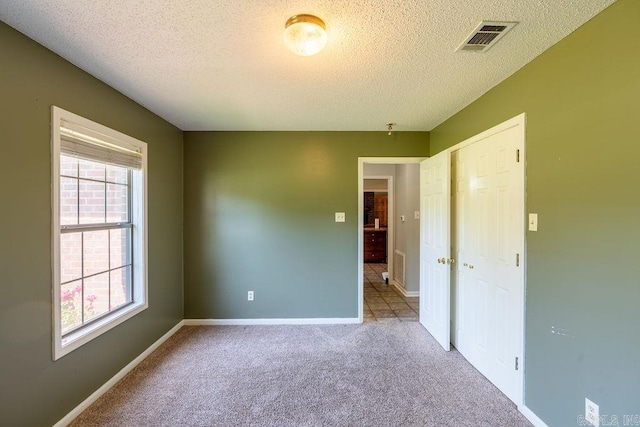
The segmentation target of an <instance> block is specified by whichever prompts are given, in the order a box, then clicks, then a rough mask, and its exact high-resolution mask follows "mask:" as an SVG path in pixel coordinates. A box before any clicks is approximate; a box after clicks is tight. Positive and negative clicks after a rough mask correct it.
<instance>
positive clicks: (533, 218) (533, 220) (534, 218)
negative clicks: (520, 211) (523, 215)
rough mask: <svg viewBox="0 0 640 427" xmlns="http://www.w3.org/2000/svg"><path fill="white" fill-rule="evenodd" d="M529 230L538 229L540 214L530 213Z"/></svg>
mask: <svg viewBox="0 0 640 427" xmlns="http://www.w3.org/2000/svg"><path fill="white" fill-rule="evenodd" d="M529 231H538V214H537V213H530V214H529Z"/></svg>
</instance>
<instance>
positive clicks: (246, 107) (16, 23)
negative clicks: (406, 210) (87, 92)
mask: <svg viewBox="0 0 640 427" xmlns="http://www.w3.org/2000/svg"><path fill="white" fill-rule="evenodd" d="M613 2H614V0H477V1H467V0H341V1H338V0H315V1H309V0H297V1H294V0H269V1H259V0H251V1H238V0H217V1H216V0H208V1H207V0H171V1H169V0H166V1H160V0H137V1H133V0H95V1H84V0H83V1H78V0H2V1H1V2H0V19H1V20H2V21H4V22H5V23H7V24H9V25H10V26H12V27H14V28H16V29H18V30H19V31H21V32H22V33H24V34H26V35H27V36H29V37H31V38H32V39H34V40H36V41H37V42H39V43H41V44H42V45H44V46H45V47H47V48H49V49H50V50H52V51H54V52H56V53H57V54H59V55H60V56H62V57H63V58H65V59H67V60H69V61H70V62H72V63H73V64H75V65H77V66H78V67H80V68H82V69H83V70H85V71H87V72H89V73H90V74H92V75H94V76H95V77H97V78H99V79H100V80H102V81H104V82H106V83H107V84H109V85H111V86H112V87H114V88H116V89H117V90H119V91H120V92H122V93H123V94H125V95H127V96H128V97H130V98H132V99H133V100H135V101H137V102H138V103H140V104H142V105H144V106H145V107H147V108H148V109H149V110H151V111H153V112H154V113H156V114H158V115H159V116H161V117H163V118H165V119H166V120H168V121H169V122H171V123H173V124H175V125H176V126H178V127H179V128H180V129H183V130H340V131H341V130H385V129H386V126H385V124H386V123H389V122H393V123H396V126H395V129H396V130H398V131H416V130H420V131H424V130H431V129H432V128H434V127H435V126H437V125H438V124H439V123H441V122H443V121H444V120H446V119H447V118H448V117H450V116H451V115H453V114H455V113H456V112H458V111H459V110H460V109H462V108H464V107H465V106H466V105H468V104H469V103H471V102H472V101H474V100H475V99H477V98H478V97H479V96H480V95H482V94H483V93H485V92H486V91H488V90H489V89H491V88H492V87H493V86H495V85H496V84H498V83H499V82H501V81H502V80H504V79H505V78H507V77H508V76H509V75H511V74H513V73H514V72H515V71H516V70H518V69H519V68H521V67H522V66H523V65H525V64H526V63H528V62H529V61H531V60H532V59H533V58H535V57H536V56H538V55H539V54H540V53H542V52H543V51H544V50H546V49H547V48H549V47H550V46H551V45H553V44H554V43H556V42H558V41H559V40H560V39H562V38H563V37H565V36H566V35H568V34H569V33H571V32H572V31H573V30H575V29H576V28H577V27H579V26H580V25H582V24H583V23H584V22H586V21H587V20H589V19H590V18H592V17H593V16H595V15H596V14H597V13H599V12H600V11H601V10H603V9H604V8H605V7H606V6H608V5H610V4H611V3H613ZM300 13H311V14H315V15H317V16H319V17H321V18H322V19H323V20H324V21H325V22H326V25H327V32H328V36H329V42H328V45H327V47H326V48H325V49H324V50H323V51H322V52H320V53H319V54H317V55H315V56H312V57H300V56H296V55H294V54H293V53H291V52H290V51H288V50H287V48H286V47H285V46H284V43H283V41H282V32H283V29H284V23H285V21H286V20H287V18H289V17H290V16H292V15H295V14H300ZM481 20H495V21H520V24H519V25H517V26H516V27H515V28H514V29H513V30H512V31H511V32H510V33H509V34H507V35H506V36H505V37H504V38H503V39H502V40H500V41H499V42H498V43H497V44H496V45H495V46H494V47H492V48H491V49H490V50H489V51H488V52H486V53H469V52H455V49H456V48H457V47H458V45H460V43H462V42H463V41H464V39H465V37H466V36H467V35H468V34H469V33H470V32H471V31H472V30H473V29H474V28H475V27H476V25H477V24H478V23H479V22H480V21H481Z"/></svg>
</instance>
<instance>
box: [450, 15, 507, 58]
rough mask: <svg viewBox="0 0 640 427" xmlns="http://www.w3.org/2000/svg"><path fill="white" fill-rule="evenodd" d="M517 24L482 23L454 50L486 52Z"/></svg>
mask: <svg viewBox="0 0 640 427" xmlns="http://www.w3.org/2000/svg"><path fill="white" fill-rule="evenodd" d="M517 24H518V23H517V22H495V21H482V22H481V23H480V24H479V25H478V26H477V27H476V29H475V30H473V32H472V33H471V34H470V35H469V36H468V37H467V38H466V39H465V41H464V43H462V44H461V45H460V46H459V47H458V49H456V50H463V51H468V52H486V51H487V50H489V48H490V47H491V46H493V45H494V44H496V43H497V42H498V40H500V39H501V38H502V37H503V36H504V35H505V34H507V33H508V32H509V30H510V29H512V28H513V27H515V26H516V25H517Z"/></svg>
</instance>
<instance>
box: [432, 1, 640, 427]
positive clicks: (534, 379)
mask: <svg viewBox="0 0 640 427" xmlns="http://www.w3.org/2000/svg"><path fill="white" fill-rule="evenodd" d="M639 27H640V1H637V0H619V1H618V2H616V3H614V4H613V5H612V6H611V7H609V8H608V9H607V10H605V11H604V12H602V13H601V14H600V15H598V16H596V17H595V18H594V19H593V20H591V21H590V22H588V23H587V24H585V25H584V26H583V27H581V28H579V29H578V30H577V31H575V32H574V33H573V34H571V35H570V36H569V37H567V38H566V39H564V40H562V41H561V42H560V43H558V44H557V45H555V46H553V47H552V48H551V49H549V50H548V51H546V52H545V53H544V54H542V55H541V56H539V57H538V58H537V59H535V60H534V61H532V62H531V63H530V64H528V65H527V66H526V67H524V68H523V69H521V70H520V71H518V72H517V73H515V74H514V75H513V76H511V77H510V78H509V79H507V80H506V81H504V82H503V83H501V84H500V85H498V86H497V87H495V88H494V89H493V90H491V91H490V92H488V93H487V94H485V95H484V96H483V97H482V98H480V99H479V100H477V101H476V102H474V103H473V104H471V105H470V106H469V107H467V108H465V109H464V110H463V111H461V112H459V113H458V114H456V115H455V116H453V117H452V118H450V119H449V120H447V121H446V122H444V123H443V124H441V125H440V126H438V127H437V128H436V129H434V130H433V131H432V133H431V154H432V155H433V154H436V153H438V152H439V151H441V150H443V149H445V148H447V147H450V146H452V145H454V144H456V143H458V142H460V141H462V140H464V139H466V138H468V137H470V136H473V135H474V134H477V133H479V132H481V131H483V130H485V129H488V128H490V127H492V126H494V125H496V124H498V123H501V122H503V121H505V120H507V119H509V118H511V117H513V116H515V115H517V114H519V113H522V112H525V113H526V114H527V133H526V138H527V139H526V151H527V210H528V211H529V212H537V213H538V215H539V231H538V232H528V233H527V285H526V286H527V293H526V297H527V302H526V374H525V379H526V389H525V394H526V397H525V399H526V405H527V406H528V407H529V408H530V409H531V410H533V411H534V412H535V413H536V414H537V415H538V416H539V417H540V418H541V419H542V420H543V421H545V422H546V423H547V424H548V425H549V426H570V425H576V424H577V421H578V419H577V417H578V415H580V414H582V415H584V406H585V404H584V398H585V397H588V398H589V399H591V400H592V401H594V402H595V403H597V404H598V405H600V414H601V415H609V416H614V415H615V416H617V417H618V419H619V422H620V425H622V423H623V416H624V415H629V414H640V391H639V389H638V386H639V385H640V328H639V327H638V326H639V325H638V319H639V308H640V306H639V303H640V262H638V254H639V253H640V250H639V249H638V248H639V245H640V197H638V185H639V184H640V177H639V175H638V174H639V173H640V144H639V141H640V125H639V124H640V38H638V36H637V31H638V28H639ZM552 327H556V328H562V329H565V330H567V331H568V332H567V336H563V335H558V334H553V333H552V332H551V328H552Z"/></svg>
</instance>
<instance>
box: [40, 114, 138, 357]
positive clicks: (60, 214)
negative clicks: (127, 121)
mask: <svg viewBox="0 0 640 427" xmlns="http://www.w3.org/2000/svg"><path fill="white" fill-rule="evenodd" d="M52 115H53V120H52V123H53V126H52V153H53V155H52V171H53V185H52V188H53V210H52V211H53V218H52V224H53V239H52V240H53V299H54V304H53V305H54V325H55V326H54V349H53V350H54V351H53V353H54V354H53V357H54V360H56V359H58V358H60V357H62V356H64V355H65V354H67V353H69V352H71V351H73V350H75V349H76V348H78V347H80V346H81V345H83V344H85V343H86V342H88V341H90V340H92V339H93V338H95V337H97V336H99V335H100V334H102V333H104V332H106V331H108V330H109V329H111V328H113V327H114V326H116V325H118V324H120V323H122V322H124V321H125V320H127V319H129V318H131V317H132V316H134V315H136V314H137V313H139V312H141V311H142V310H144V309H145V308H147V285H146V277H147V274H146V246H147V239H146V222H147V221H146V179H145V178H146V177H145V174H146V161H147V159H146V151H147V150H146V144H145V143H144V142H142V141H138V140H136V139H134V138H131V137H129V136H127V135H124V134H122V133H120V132H117V131H115V130H112V129H109V128H107V127H105V126H102V125H99V124H98V123H95V122H92V121H90V120H87V119H85V118H82V117H80V116H77V115H75V114H73V113H70V112H68V111H65V110H63V109H61V108H58V107H55V106H54V107H53V111H52Z"/></svg>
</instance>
